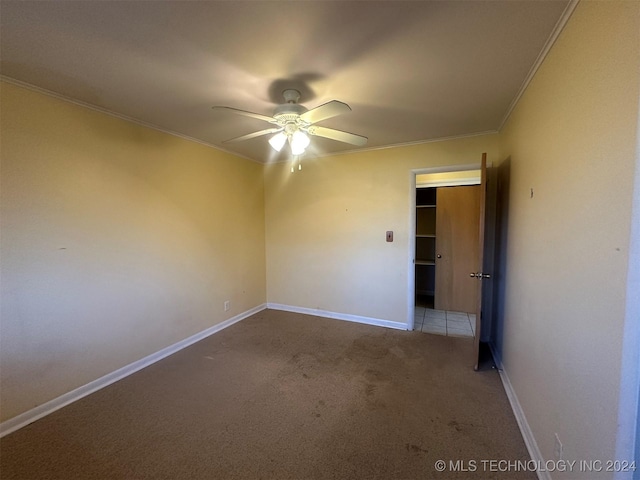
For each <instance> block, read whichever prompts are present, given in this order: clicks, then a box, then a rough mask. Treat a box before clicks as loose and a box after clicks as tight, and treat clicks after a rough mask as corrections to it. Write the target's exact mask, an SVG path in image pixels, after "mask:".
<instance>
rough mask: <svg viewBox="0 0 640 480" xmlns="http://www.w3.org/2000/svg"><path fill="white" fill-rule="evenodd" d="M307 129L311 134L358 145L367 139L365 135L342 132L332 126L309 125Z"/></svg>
mask: <svg viewBox="0 0 640 480" xmlns="http://www.w3.org/2000/svg"><path fill="white" fill-rule="evenodd" d="M307 131H308V132H309V134H311V135H316V136H318V137H325V138H330V139H331V140H337V141H339V142H345V143H350V144H351V145H357V146H359V147H362V146H363V145H366V143H367V141H368V140H369V139H368V138H367V137H363V136H362V135H356V134H355V133H349V132H343V131H342V130H334V129H333V128H326V127H319V126H317V125H312V126H310V127H309V128H308V130H307Z"/></svg>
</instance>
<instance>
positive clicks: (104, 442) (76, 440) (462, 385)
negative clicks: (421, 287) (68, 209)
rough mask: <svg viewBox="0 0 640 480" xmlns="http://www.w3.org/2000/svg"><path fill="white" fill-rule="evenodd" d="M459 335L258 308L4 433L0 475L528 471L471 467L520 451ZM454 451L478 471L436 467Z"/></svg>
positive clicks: (504, 408) (485, 376)
mask: <svg viewBox="0 0 640 480" xmlns="http://www.w3.org/2000/svg"><path fill="white" fill-rule="evenodd" d="M471 349H472V343H471V340H470V339H463V338H452V337H443V336H432V335H428V334H423V333H419V332H405V331H398V330H390V329H385V328H379V327H372V326H367V325H359V324H354V323H348V322H343V321H338V320H329V319H325V318H319V317H313V316H307V315H299V314H294V313H286V312H278V311H272V310H265V311H263V312H261V313H258V314H256V315H254V316H252V317H250V318H248V319H245V320H243V321H242V322H240V323H237V324H235V325H233V326H231V327H229V328H227V329H226V330H224V331H222V332H219V333H217V334H215V335H213V336H211V337H209V338H207V339H205V340H202V341H200V342H199V343H197V344H195V345H193V346H191V347H189V348H187V349H185V350H182V351H181V352H179V353H177V354H175V355H172V356H171V357H169V358H166V359H164V360H162V361H160V362H158V363H156V364H154V365H152V366H150V367H148V368H146V369H144V370H142V371H140V372H138V373H136V374H134V375H132V376H130V377H127V378H126V379H124V380H121V381H119V382H117V383H115V384H113V385H111V386H109V387H107V388H104V389H102V390H100V391H99V392H96V393H94V394H92V395H90V396H88V397H86V398H84V399H82V400H80V401H78V402H76V403H73V404H72V405H69V406H67V407H65V408H63V409H61V410H59V411H57V412H55V413H53V414H52V415H49V416H47V417H45V418H43V419H41V420H39V421H37V422H35V423H33V424H31V425H29V426H27V427H25V428H23V429H21V430H19V431H17V432H14V433H12V434H10V435H8V436H6V437H5V438H3V439H2V440H1V442H0V476H1V478H2V479H3V480H8V479H15V478H20V479H29V480H31V479H46V478H59V479H152V478H157V479H244V478H246V479H254V478H255V479H258V478H260V479H307V478H309V479H316V478H317V479H330V478H335V479H373V478H375V479H430V478H504V479H507V478H508V479H517V478H531V479H535V478H536V476H535V474H534V473H532V472H519V473H518V472H513V471H511V472H504V473H500V472H491V471H486V470H487V469H484V468H482V465H483V464H482V463H481V461H482V460H528V459H529V457H528V454H527V451H526V448H525V446H524V443H523V441H522V437H521V435H520V432H519V430H518V427H517V424H516V421H515V419H514V417H513V413H512V412H511V409H510V407H509V403H508V400H507V397H506V395H505V393H504V390H503V388H502V384H501V382H500V379H499V377H498V373H497V372H496V371H495V370H490V369H488V370H485V371H481V372H474V371H473V369H472V365H473V361H472V355H471V351H472V350H471ZM440 459H442V460H444V461H445V462H446V464H447V468H446V470H445V471H444V472H441V473H440V472H437V471H436V469H435V468H434V465H435V462H436V461H437V460H440ZM457 460H460V461H462V462H464V463H462V464H459V466H462V465H464V466H466V467H468V466H469V462H470V461H472V460H473V461H475V462H477V463H476V469H475V470H476V471H475V472H466V473H465V472H452V471H450V469H449V466H450V464H449V462H450V461H453V462H455V461H457ZM487 465H488V464H487Z"/></svg>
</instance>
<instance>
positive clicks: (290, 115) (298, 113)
mask: <svg viewBox="0 0 640 480" xmlns="http://www.w3.org/2000/svg"><path fill="white" fill-rule="evenodd" d="M282 96H283V97H284V99H285V102H286V103H283V104H281V105H278V106H277V107H276V109H275V111H274V113H273V116H272V117H268V116H266V115H261V114H259V113H253V112H247V111H245V110H239V109H237V108H232V107H220V106H215V107H212V108H214V109H219V110H222V109H224V110H228V111H231V112H233V113H237V114H238V115H244V116H246V117H251V118H257V119H258V120H263V121H265V122H268V123H271V124H273V125H274V126H273V127H271V128H266V129H264V130H259V131H257V132H253V133H249V134H247V135H242V136H240V137H236V138H232V139H230V140H225V141H224V142H223V143H235V142H241V141H243V140H249V139H251V138H256V137H260V136H262V135H270V134H274V135H273V136H272V137H271V138H270V139H269V144H270V145H271V146H272V147H273V149H274V150H276V151H278V152H279V151H281V150H282V147H284V144H285V143H286V142H287V141H288V142H289V146H290V148H291V153H292V154H293V155H301V154H303V153H304V151H305V149H306V148H307V147H308V146H309V143H310V142H311V140H310V139H309V136H308V135H315V136H318V137H325V138H330V139H331V140H337V141H339V142H345V143H350V144H351V145H357V146H363V145H365V144H366V143H367V140H368V139H367V137H363V136H362V135H356V134H354V133H349V132H344V131H342V130H334V129H333V128H327V127H321V126H319V125H315V124H316V123H318V122H321V121H322V120H326V119H327V118H331V117H335V116H337V115H341V114H343V113H347V112H350V111H351V107H349V105H347V104H346V103H342V102H339V101H337V100H332V101H330V102H328V103H325V104H323V105H320V106H319V107H316V108H312V109H311V110H308V109H307V108H306V107H304V106H303V105H300V104H299V103H298V100H299V99H300V92H299V91H298V90H294V89H287V90H285V91H284V92H282Z"/></svg>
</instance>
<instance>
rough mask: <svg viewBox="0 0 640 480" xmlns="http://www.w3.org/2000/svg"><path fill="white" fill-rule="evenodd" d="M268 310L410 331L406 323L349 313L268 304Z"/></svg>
mask: <svg viewBox="0 0 640 480" xmlns="http://www.w3.org/2000/svg"><path fill="white" fill-rule="evenodd" d="M267 308H270V309H271V310H282V311H285V312H294V313H302V314H305V315H315V316H316V317H325V318H333V319H335V320H346V321H348V322H356V323H364V324H366V325H375V326H376V327H386V328H394V329H396V330H409V326H408V325H407V324H406V323H400V322H392V321H390V320H381V319H379V318H371V317H362V316H360V315H351V314H349V313H337V312H328V311H326V310H318V309H315V308H305V307H296V306H293V305H282V304H280V303H267Z"/></svg>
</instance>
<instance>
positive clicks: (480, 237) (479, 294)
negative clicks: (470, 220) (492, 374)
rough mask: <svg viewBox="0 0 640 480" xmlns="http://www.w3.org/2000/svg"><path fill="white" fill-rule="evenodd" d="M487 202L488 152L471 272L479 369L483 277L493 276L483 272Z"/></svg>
mask: <svg viewBox="0 0 640 480" xmlns="http://www.w3.org/2000/svg"><path fill="white" fill-rule="evenodd" d="M486 203H487V154H486V153H483V154H482V163H481V167H480V221H479V225H478V228H479V235H478V243H479V248H478V268H477V270H476V271H475V272H471V274H470V275H471V276H472V277H475V278H476V280H477V281H478V286H477V300H476V330H475V338H474V360H473V361H474V364H475V365H474V370H478V365H479V363H480V334H481V332H482V284H483V283H484V282H483V279H485V278H491V275H490V274H489V273H485V272H483V271H482V270H483V262H484V230H485V229H484V226H485V222H486Z"/></svg>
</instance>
